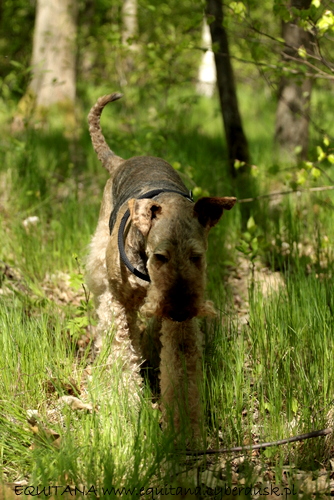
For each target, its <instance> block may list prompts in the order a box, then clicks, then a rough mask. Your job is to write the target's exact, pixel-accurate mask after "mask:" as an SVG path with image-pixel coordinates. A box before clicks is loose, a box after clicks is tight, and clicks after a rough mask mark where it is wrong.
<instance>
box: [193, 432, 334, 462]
mask: <svg viewBox="0 0 334 500" xmlns="http://www.w3.org/2000/svg"><path fill="white" fill-rule="evenodd" d="M332 430H333V429H332V428H331V427H328V428H327V429H321V430H319V431H313V432H307V433H306V434H299V435H298V436H293V437H290V438H286V439H280V440H278V441H271V442H269V443H260V444H254V445H249V446H235V447H234V448H219V449H218V450H198V451H191V450H188V451H186V452H185V454H186V455H217V454H219V453H237V452H243V451H253V450H262V449H264V448H270V447H271V446H281V445H282V444H287V443H295V442H297V441H304V440H305V439H311V438H314V437H319V436H327V435H328V434H331V433H332Z"/></svg>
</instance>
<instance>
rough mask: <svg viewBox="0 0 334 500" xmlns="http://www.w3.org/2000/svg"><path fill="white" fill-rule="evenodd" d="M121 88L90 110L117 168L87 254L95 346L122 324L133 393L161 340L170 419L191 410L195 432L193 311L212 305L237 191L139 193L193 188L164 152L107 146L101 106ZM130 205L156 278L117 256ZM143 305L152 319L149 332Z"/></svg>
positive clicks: (141, 261) (132, 239)
mask: <svg viewBox="0 0 334 500" xmlns="http://www.w3.org/2000/svg"><path fill="white" fill-rule="evenodd" d="M120 97H121V95H120V94H111V95H108V96H104V97H101V98H100V99H99V100H98V101H97V103H96V104H95V106H93V108H92V109H91V111H90V113H89V116H88V121H89V130H90V134H91V137H92V143H93V146H94V149H95V151H96V153H97V155H98V158H99V159H100V161H101V162H102V164H103V166H104V167H105V168H106V169H107V170H108V172H109V173H110V179H109V180H108V181H107V184H106V187H105V189H104V194H103V200H102V205H101V210H100V216H99V220H98V225H97V229H96V232H95V235H94V236H93V239H92V242H91V246H90V255H89V257H88V260H87V283H88V286H89V288H90V290H91V291H92V292H93V294H94V296H95V300H96V308H97V314H98V317H99V325H98V333H99V336H98V338H97V340H96V344H95V345H96V348H97V350H99V348H100V347H101V342H102V339H103V337H105V335H106V334H107V333H108V332H110V330H111V328H112V327H113V328H114V329H115V336H114V338H113V341H112V342H113V343H112V355H111V359H112V361H114V362H119V363H121V365H122V369H123V373H124V381H125V384H126V385H127V386H128V388H129V390H130V391H131V392H133V393H136V392H137V391H138V390H139V388H140V385H141V376H140V367H141V365H142V364H143V362H146V363H147V362H149V361H150V356H151V354H150V352H151V350H152V349H151V347H152V345H153V344H154V345H157V346H158V347H159V348H161V352H160V388H161V399H162V407H163V414H164V419H165V421H168V420H169V419H171V421H172V422H173V423H174V425H175V426H176V428H180V426H181V423H182V422H183V421H186V420H187V419H188V421H189V422H190V425H191V428H192V432H193V434H198V432H199V425H200V421H201V415H202V414H201V403H200V392H199V384H200V380H201V358H202V334H201V331H200V329H199V328H198V324H197V320H196V317H197V316H205V315H211V314H213V313H214V309H213V306H212V304H211V302H209V301H206V300H205V298H204V293H205V268H206V262H205V252H206V249H207V236H208V232H209V230H210V229H211V227H213V226H214V225H215V224H216V223H217V222H218V221H219V219H220V217H221V215H222V213H223V210H224V209H227V210H229V209H231V208H232V207H233V205H234V203H235V201H236V199H235V198H232V197H223V198H201V199H200V200H198V201H197V202H196V203H195V204H194V203H192V202H191V201H190V200H189V199H187V198H186V197H183V196H181V195H180V194H177V193H173V192H163V193H161V194H159V195H157V196H156V197H154V198H153V199H149V198H144V199H139V197H140V196H141V195H142V194H144V193H147V192H148V191H151V190H153V189H159V188H164V189H167V190H168V189H169V190H174V191H175V190H176V191H178V192H182V193H186V192H187V190H186V187H185V186H184V184H183V182H182V181H181V179H180V177H179V175H178V174H177V173H176V172H175V171H174V169H173V168H172V167H171V166H170V165H169V164H168V163H166V162H165V161H164V160H162V159H160V158H155V157H150V156H142V157H134V158H130V159H129V160H123V159H122V158H120V157H118V156H116V155H115V154H114V153H113V152H112V151H111V150H110V148H109V147H108V145H107V144H106V141H105V139H104V137H103V135H102V131H101V127H100V115H101V112H102V110H103V108H104V106H105V105H106V104H107V103H108V102H112V101H115V100H117V99H119V98H120ZM127 209H129V211H130V217H129V221H128V224H127V227H126V230H125V236H124V238H125V250H126V254H127V256H128V258H129V259H130V261H131V263H132V264H133V265H134V266H135V267H136V268H137V269H138V270H140V271H141V272H144V273H145V274H147V273H148V274H149V276H150V280H151V281H150V282H149V283H148V282H146V281H144V280H142V279H140V278H138V277H136V276H135V275H134V274H132V273H131V272H130V271H129V270H128V268H127V267H126V266H125V265H124V263H123V262H122V261H121V259H120V255H119V250H118V244H117V236H118V229H119V225H120V221H121V218H122V216H123V214H124V213H125V212H126V210H127ZM113 211H114V212H113ZM112 212H113V214H114V225H113V228H112V232H111V234H110V231H109V217H110V214H111V213H112ZM138 313H139V314H140V315H141V316H144V317H146V318H151V320H150V322H151V324H150V325H148V327H147V329H146V331H144V332H143V331H142V329H141V328H140V327H139V324H138ZM148 332H149V333H148Z"/></svg>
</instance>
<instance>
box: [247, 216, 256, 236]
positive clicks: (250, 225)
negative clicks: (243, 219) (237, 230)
mask: <svg viewBox="0 0 334 500" xmlns="http://www.w3.org/2000/svg"><path fill="white" fill-rule="evenodd" d="M247 229H248V231H249V232H250V233H254V231H255V229H256V224H255V220H254V217H253V216H250V218H249V219H248V221H247Z"/></svg>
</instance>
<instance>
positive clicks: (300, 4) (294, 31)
mask: <svg viewBox="0 0 334 500" xmlns="http://www.w3.org/2000/svg"><path fill="white" fill-rule="evenodd" d="M310 4H311V0H291V3H290V5H291V7H295V8H298V9H307V8H309V7H310ZM297 21H298V20H297V19H294V20H293V21H290V22H289V23H283V26H282V32H283V38H284V41H285V48H284V51H283V54H282V58H283V60H284V61H286V64H287V66H288V65H289V62H290V61H291V57H293V58H298V59H300V57H299V54H298V49H299V48H300V47H303V48H304V49H306V51H307V52H308V53H312V52H313V47H312V35H311V33H309V32H307V31H304V30H303V29H302V28H300V27H299V26H298V24H297ZM311 91H312V79H311V78H308V77H303V76H302V75H299V76H298V77H296V76H283V77H282V78H281V82H280V87H279V96H278V105H277V111H276V128H275V141H276V144H277V146H278V149H279V153H280V155H281V157H282V158H289V159H295V158H296V156H298V157H300V158H302V159H305V158H307V151H308V139H309V121H310V117H309V114H310V101H311Z"/></svg>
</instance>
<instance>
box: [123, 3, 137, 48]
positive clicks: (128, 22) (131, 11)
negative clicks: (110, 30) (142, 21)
mask: <svg viewBox="0 0 334 500" xmlns="http://www.w3.org/2000/svg"><path fill="white" fill-rule="evenodd" d="M137 10H138V5H137V0H123V5H122V20H123V28H122V43H123V44H124V45H126V44H127V41H128V39H131V38H133V37H134V36H136V35H137V34H138V20H137ZM135 47H136V45H135V44H133V43H131V44H130V45H129V48H130V49H131V48H132V49H135Z"/></svg>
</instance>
